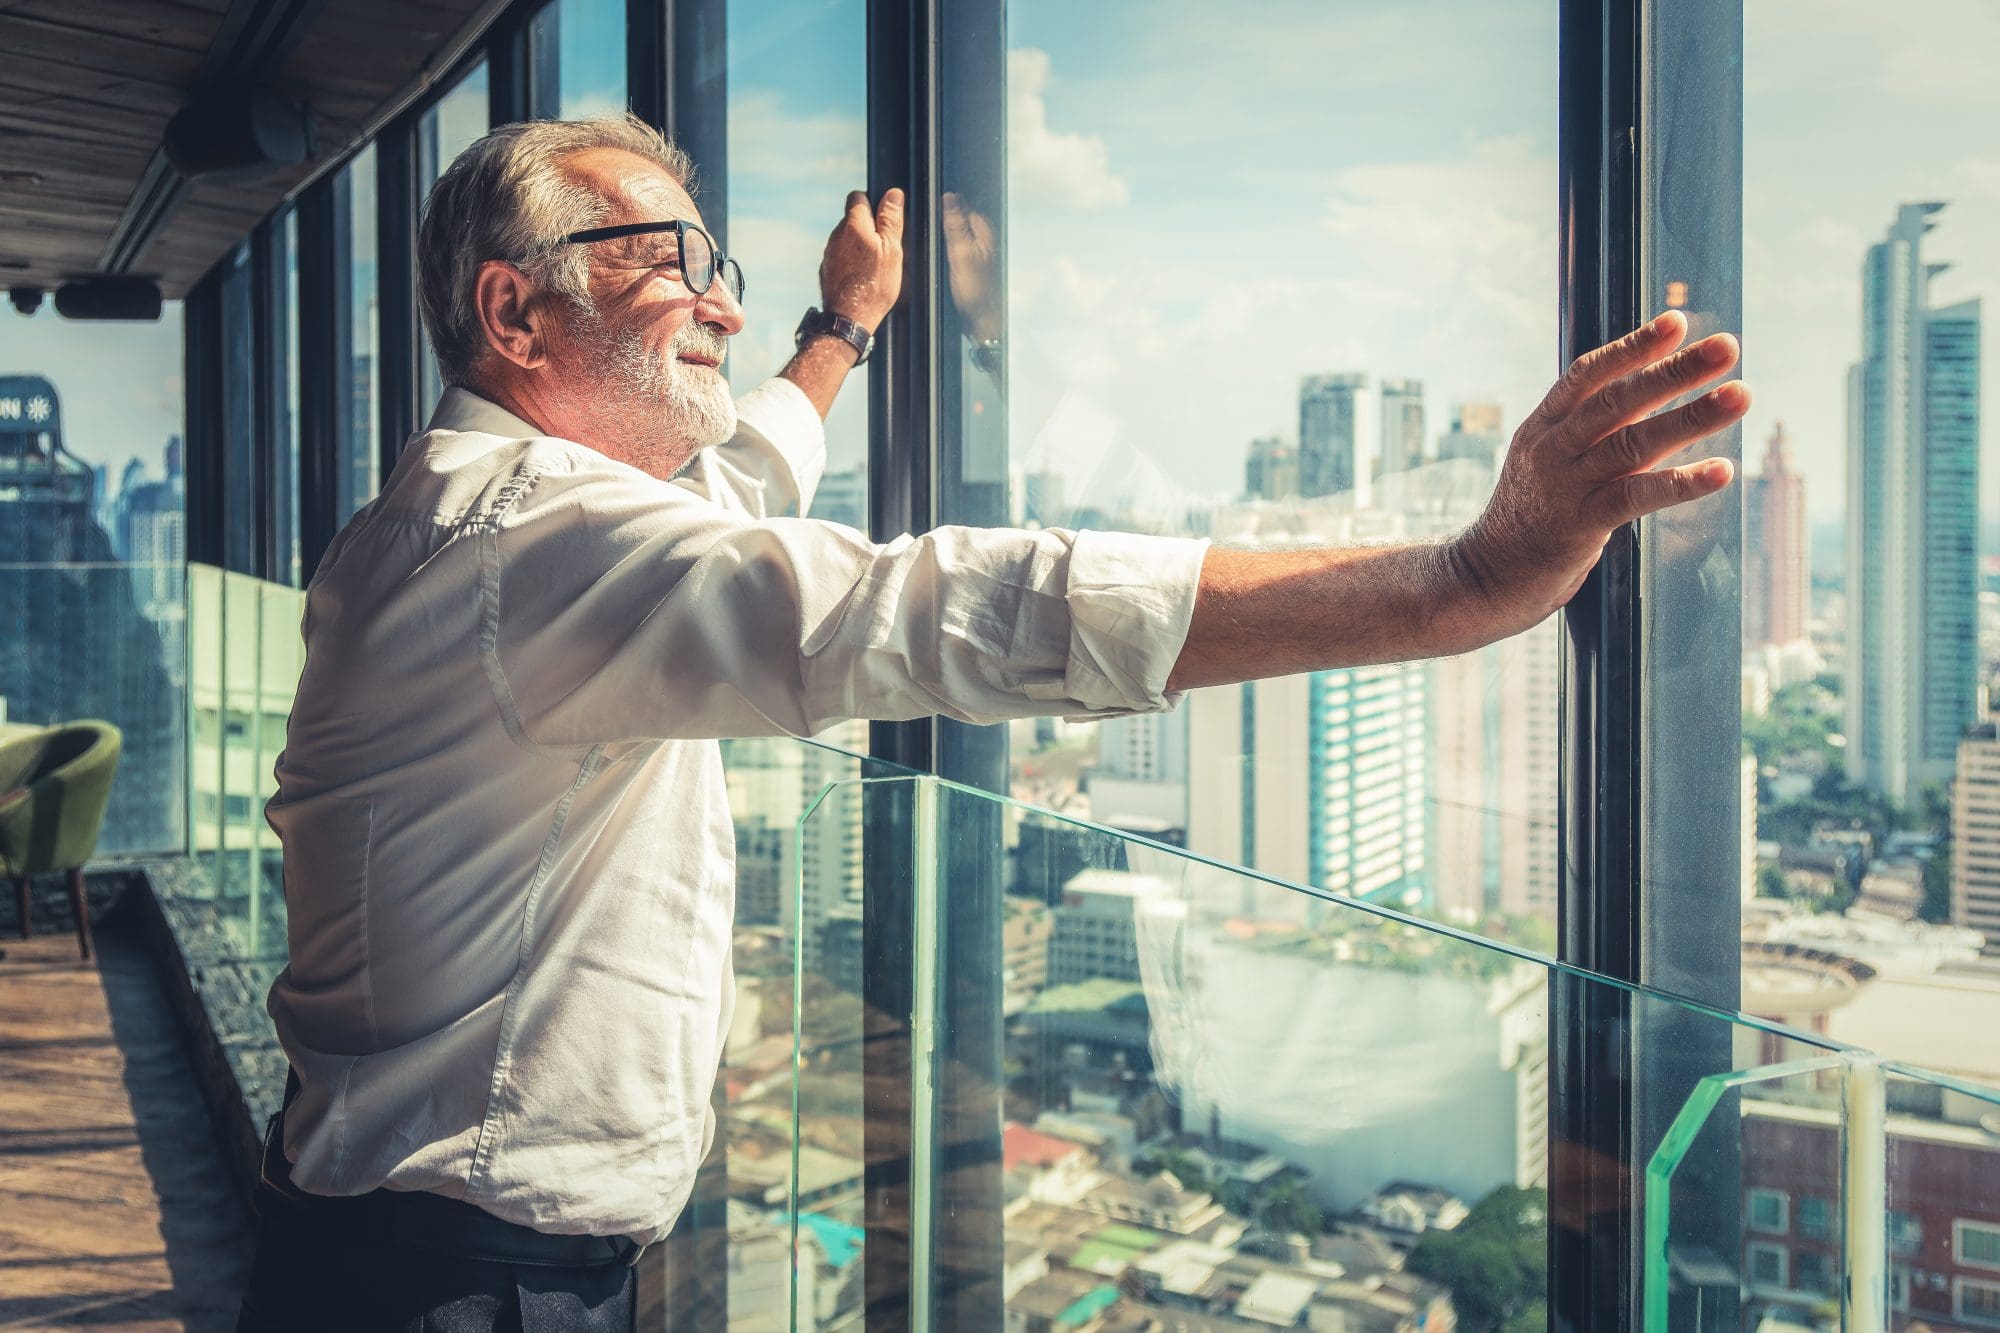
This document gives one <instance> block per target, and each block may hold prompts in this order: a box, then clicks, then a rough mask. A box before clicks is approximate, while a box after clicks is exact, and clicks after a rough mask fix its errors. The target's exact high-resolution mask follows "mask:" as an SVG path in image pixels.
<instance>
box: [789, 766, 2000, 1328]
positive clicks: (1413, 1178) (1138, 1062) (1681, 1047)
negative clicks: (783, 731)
mask: <svg viewBox="0 0 2000 1333" xmlns="http://www.w3.org/2000/svg"><path fill="white" fill-rule="evenodd" d="M1060 818H1061V817H1060V816H1055V815H1052V814H1051V813H1050V812H1047V811H1044V810H1038V809H1035V808H1032V807H1027V806H1022V805H1019V804H1017V803H1014V802H1011V801H1005V800H1000V799H997V798H995V797H993V796H990V795H988V794H986V793H983V792H979V791H974V790H971V789H968V788H965V787H961V786H958V785H955V784H952V783H948V782H943V781H940V780H937V779H934V778H928V777H920V776H902V777H886V778H885V777H876V778H862V777H859V776H857V777H855V778H852V779H850V780H848V781H845V782H841V783H836V784H834V785H833V786H831V787H829V788H828V789H827V791H826V792H825V794H824V795H822V796H821V797H820V798H819V800H818V801H817V802H815V803H814V804H813V805H812V807H811V808H810V809H809V810H807V811H806V812H805V815H804V818H803V819H802V820H801V822H800V829H799V839H798V845H799V846H800V847H802V848H803V847H805V846H808V845H822V846H823V845H829V844H834V843H840V842H845V841H850V840H852V841H864V840H865V842H866V844H867V861H866V867H867V868H866V875H865V879H866V882H867V889H868V892H869V893H870V894H881V895H882V896H883V897H884V898H885V899H887V900H889V901H902V902H907V903H908V905H909V911H908V923H907V927H906V931H907V934H906V936H904V937H901V939H902V941H903V942H901V943H899V942H897V941H894V940H892V941H890V942H889V944H888V946H887V947H886V948H885V947H884V943H883V941H881V940H879V939H878V940H877V941H876V942H874V943H873V944H871V945H870V946H869V947H868V948H866V949H865V950H864V949H863V947H862V940H861V937H860V935H859V934H858V932H857V933H855V934H852V935H850V934H848V933H846V932H843V931H841V930H838V929H836V928H834V926H833V922H834V917H832V916H831V915H829V914H828V910H827V907H826V906H825V905H826V904H827V903H828V902H841V901H845V900H846V899H845V898H844V896H843V895H840V894H834V893H832V892H830V890H829V886H828V884H827V883H825V882H816V881H815V874H816V873H818V867H817V866H816V865H815V864H814V863H813V862H812V861H811V860H809V859H807V858H804V857H802V858H801V860H800V871H801V879H800V889H799V894H798V897H797V898H796V900H795V907H794V909H793V910H794V911H795V912H796V913H797V916H798V920H799V921H800V928H799V931H798V936H799V937H800V938H801V939H806V938H810V936H811V935H812V934H813V928H814V925H815V923H816V922H824V923H825V926H824V927H823V928H822V930H821V941H820V943H819V945H818V954H817V958H814V957H813V956H811V955H810V954H809V952H808V951H806V950H804V949H802V950H801V951H800V952H799V954H798V956H797V966H798V984H797V994H798V996H799V997H800V999H799V1002H798V1003H797V1004H796V1006H795V1009H794V1013H795V1016H796V1041H797V1050H796V1053H795V1060H796V1068H797V1076H796V1080H795V1089H794V1094H795V1096H796V1098H797V1107H798V1109H797V1115H796V1119H795V1122H794V1125H795V1133H794V1146H795V1152H796V1157H797V1160H796V1162H795V1165H794V1170H793V1175H792V1181H791V1189H792V1194H791V1212H790V1217H789V1219H787V1220H789V1221H790V1222H791V1224H792V1226H793V1228H794V1235H793V1246H794V1252H795V1254H796V1255H797V1266H796V1273H795V1283H794V1290H793V1296H792V1299H793V1308H794V1310H795V1312H796V1315H797V1321H796V1325H795V1326H796V1327H799V1328H806V1329H831V1328H838V1327H844V1326H846V1325H847V1324H848V1323H849V1322H850V1321H852V1320H855V1319H857V1318H859V1317H860V1314H861V1311H862V1307H863V1305H864V1304H866V1305H867V1306H868V1308H869V1313H870V1314H871V1316H872V1315H876V1314H879V1313H881V1312H882V1309H883V1307H882V1301H883V1300H885V1299H887V1300H890V1301H891V1302H894V1301H899V1300H900V1301H906V1302H907V1317H908V1320H909V1323H910V1326H911V1327H912V1328H919V1329H921V1328H938V1329H944V1328H953V1327H959V1326H964V1325H965V1324H966V1321H967V1320H969V1319H970V1318H972V1317H974V1316H975V1315H979V1314H981V1312H984V1315H985V1316H987V1317H990V1315H991V1313H992V1312H993V1310H994V1309H995V1308H996V1307H1004V1309H1005V1312H1006V1316H1007V1321H1008V1325H1007V1326H1008V1327H1010V1328H1011V1327H1017V1326H1018V1327H1023V1328H1051V1329H1061V1328H1073V1327H1074V1328H1082V1327H1097V1326H1110V1327H1126V1326H1131V1327H1145V1326H1148V1325H1147V1324H1146V1322H1145V1321H1146V1320H1148V1319H1151V1320H1157V1321H1159V1326H1161V1327H1174V1326H1177V1322H1185V1321H1186V1320H1187V1318H1188V1317H1190V1316H1200V1317H1203V1318H1207V1319H1210V1320H1215V1321H1223V1322H1221V1323H1219V1324H1218V1325H1217V1326H1222V1327H1230V1328H1237V1327H1253V1326H1258V1325H1267V1326H1277V1327H1314V1328H1326V1327H1331V1328H1343V1327H1346V1328H1375V1327H1381V1328H1397V1329H1402V1328H1409V1329H1421V1328H1443V1327H1451V1326H1453V1321H1454V1320H1455V1321H1456V1327H1458V1328H1461V1329H1506V1330H1515V1329H1526V1328H1536V1329H1539V1328H1542V1327H1544V1326H1546V1321H1547V1308H1546V1304H1545V1301H1546V1293H1545V1291H1544V1290H1543V1284H1544V1281H1545V1278H1544V1274H1545V1270H1546V1261H1547V1256H1548V1253H1549V1247H1550V1246H1551V1245H1556V1244H1574V1245H1578V1246H1581V1247H1583V1248H1584V1250H1585V1252H1589V1247H1590V1246H1591V1245H1592V1244H1593V1243H1594V1241H1595V1239H1596V1237H1597V1235H1598V1234H1600V1233H1606V1234H1622V1235H1629V1236H1630V1237H1632V1238H1633V1239H1634V1240H1635V1241H1636V1244H1637V1247H1638V1249H1639V1251H1640V1258H1639V1259H1638V1261H1637V1262H1636V1263H1635V1264H1634V1265H1633V1266H1634V1268H1635V1269H1636V1270H1637V1279H1638V1301H1639V1309H1638V1310H1637V1311H1635V1326H1638V1327H1644V1328H1646V1329H1648V1330H1650V1331H1657V1333H1665V1331H1667V1330H1672V1331H1673V1333H1681V1331H1683V1330H1700V1329H1723V1328H1728V1329H1755V1330H1764V1331H1765V1333H1770V1331H1772V1330H1777V1329H1784V1328H1823V1329H1835V1328H1839V1329H1845V1330H1848V1331H1849V1333H1854V1330H1863V1329H1866V1330H1880V1329H1892V1328H1897V1329H1900V1328H1906V1327H1908V1328H1915V1327H1919V1326H1922V1325H1924V1324H1925V1323H1926V1322H1929V1324H1930V1326H1932V1327H1961V1326H1963V1327H1982V1326H1985V1325H1983V1324H1982V1323H1981V1322H1980V1321H1979V1320H1977V1319H1968V1320H1966V1321H1965V1322H1964V1323H1963V1324H1958V1323H1951V1322H1949V1320H1948V1318H1947V1319H1946V1321H1945V1322H1938V1317H1942V1316H1945V1315H1947V1314H1949V1313H1960V1312H1963V1311H1965V1310H1968V1309H1974V1310H1976V1308H1977V1307H1976V1305H1971V1304H1968V1301H1967V1296H1966V1290H1967V1289H1966V1288H1965V1285H1964V1283H1963V1282H1962V1281H1960V1282H1958V1283H1957V1284H1956V1285H1957V1289H1956V1290H1955V1291H1951V1290H1945V1291H1940V1290H1938V1276H1939V1275H1940V1274H1942V1273H1946V1272H1948V1271H1949V1269H1950V1266H1951V1264H1952V1263H1954V1262H1960V1263H1964V1262H1977V1259H1976V1254H1977V1253H1983V1252H1984V1251H1980V1250H1978V1247H1979V1246H1981V1245H1988V1244H1991V1245H1993V1246H1994V1253H1993V1258H1994V1261H1995V1263H1996V1264H2000V1092H1996V1091H1994V1090H1991V1089H1985V1088H1980V1087H1975V1086H1972V1085H1967V1084H1962V1083H1957V1082H1954V1081H1952V1080H1949V1079H1946V1078H1942V1077H1940V1076H1937V1075H1933V1074H1928V1073H1925V1072H1923V1071H1919V1070H1915V1069H1910V1068H1905V1067H1902V1066H1899V1065H1894V1064H1891V1063H1886V1062H1883V1061H1880V1060H1877V1059H1876V1058H1874V1057H1872V1056H1869V1055H1867V1054H1865V1053H1861V1052H1856V1051H1852V1050H1849V1049H1846V1048H1842V1047H1840V1046H1837V1045H1836V1044H1834V1043H1831V1042H1827V1041H1824V1040H1821V1039H1817V1038H1815V1037H1813V1036H1811V1035H1809V1034H1806V1033H1801V1032H1797V1031H1792V1030H1789V1029H1787V1028H1784V1027H1781V1026H1779V1025H1777V1024H1774V1023H1769V1022H1763V1021H1760V1020H1757V1019H1754V1018H1746V1017H1743V1016H1736V1015H1729V1014H1723V1013H1718V1012H1715V1011H1713V1010H1709V1009H1706V1008H1703V1007H1701V1006H1698V1005H1694V1004H1691V1003H1688V1002H1685V1001H1682V1000H1679V999H1676V998H1674V997H1672V996H1669V995H1663V994H1659V993H1655V992H1651V991H1647V990H1643V989H1639V988H1634V987H1629V986H1623V985H1619V984H1616V983H1613V982H1610V981H1606V980H1604V979H1602V978H1598V977H1594V976H1589V975H1585V974H1581V973H1578V972H1575V971H1573V970H1571V969H1567V968H1564V967H1561V966H1559V965H1557V964H1555V963H1553V962H1551V961H1549V960H1548V959H1545V958H1542V957H1539V956H1536V955H1534V954H1531V953H1527V952H1524V951H1518V950H1514V949H1511V948H1507V947H1504V946H1500V945H1496V944H1494V943H1493V942H1491V941H1489V940H1485V939H1482V938H1479V937H1476V936H1472V935H1468V934H1464V933H1461V932H1458V931H1456V930H1453V929H1451V928H1449V927H1444V926H1440V925H1438V924H1435V923H1432V922H1427V921H1423V920H1419V919H1416V918H1411V917H1407V916H1403V915H1400V914H1398V913H1396V912H1393V911H1391V910H1388V909H1386V908H1382V907H1379V906H1374V905H1370V904H1367V903H1363V902H1360V901H1357V900H1354V899H1350V898H1342V897H1339V896H1336V895H1332V894H1328V893H1324V892H1320V891H1317V890H1313V889H1310V888H1306V887H1303V886H1299V885H1294V884H1287V883H1284V882H1281V881H1278V880H1275V879H1273V878H1270V877H1268V876H1262V875H1258V874H1254V873H1251V872H1248V871H1244V870H1242V869H1240V868H1235V867H1231V866H1227V865H1222V864H1218V863H1215V862H1212V861H1208V860H1205V859H1203V858H1200V857H1197V856H1193V855H1190V854H1188V853H1186V852H1183V851H1180V850H1178V849H1176V848H1172V847H1167V846H1163V845H1161V844H1159V843H1156V842H1152V841H1148V840H1145V839H1140V838H1135V837H1132V836H1130V835H1127V834H1121V833H1117V832H1113V831H1111V830H1106V829H1099V828H1093V827H1091V826H1089V825H1087V824H1082V823H1078V822H1076V821H1065V822H1067V823H1068V824H1069V825H1070V836H1069V837H1068V838H1067V839H1066V845H1067V848H1068V855H1069V856H1070V862H1069V864H1068V865H1067V866H1066V877H1065V878H1064V879H1063V881H1062V882H1061V883H1060V885H1059V886H1056V887H1055V888H1053V889H1052V890H1051V891H1050V892H1048V893H1046V894H1045V895H1041V896H1033V897H1025V896H1020V895H1004V894H998V893H996V892H995V891H994V889H993V887H992V885H993V883H994V882H995V881H994V877H991V876H971V877H968V876H965V875H964V874H963V873H961V872H960V871H958V870H955V868H962V867H964V866H965V865H967V864H969V863H971V862H973V861H975V860H977V859H978V858H992V857H1004V856H1007V855H1009V848H1013V849H1015V850H1016V851H1018V850H1019V848H1020V847H1021V845H1022V844H1020V843H1019V842H1018V841H1017V838H1016V833H1017V830H1018V829H1019V828H1020V827H1022V825H1023V823H1024V821H1027V822H1030V823H1044V824H1045V823H1047V822H1048V821H1050V820H1054V819H1060ZM996 833H997V835H998V841H997V842H996V841H995V837H996ZM1035 852H1036V854H1037V855H1039V854H1040V850H1039V840H1038V845H1037V847H1036V849H1035ZM891 929H892V930H893V929H894V927H893V926H892V927H891ZM843 950H851V951H852V952H851V953H850V954H849V955H848V956H846V957H842V956H841V953H842V951H843ZM898 965H901V966H906V967H907V969H908V975H907V978H906V979H898V980H885V979H884V978H883V975H882V974H883V971H884V970H885V969H888V968H894V967H896V966H898ZM904 980H906V984H899V981H904ZM1861 984H1865V980H1864V981H1863V982H1862V983H1861ZM877 997H880V998H879V999H878V998H877ZM1552 1016H1553V1017H1554V1019H1555V1020H1556V1021H1555V1022H1554V1023H1552V1022H1551V1017H1552ZM885 1037H887V1038H897V1037H900V1038H902V1040H900V1042H899V1041H897V1040H893V1039H891V1040H885ZM1552 1038H1553V1040H1554V1041H1555V1042H1556V1043H1557V1044H1558V1046H1559V1047H1561V1048H1563V1049H1562V1050H1559V1051H1557V1052H1556V1053H1555V1057H1556V1058H1555V1059H1554V1061H1553V1065H1554V1067H1557V1068H1560V1067H1561V1065H1562V1061H1563V1059H1564V1058H1567V1059H1570V1060H1572V1061H1574V1060H1576V1059H1577V1048H1578V1046H1579V1044H1581V1045H1582V1046H1587V1047H1588V1048H1589V1054H1590V1057H1591V1058H1592V1059H1594V1060H1595V1065H1594V1070H1595V1074H1596V1076H1597V1077H1599V1078H1600V1079H1605V1078H1608V1079H1610V1087H1611V1089H1612V1095H1613V1097H1614V1098H1615V1099H1616V1100H1617V1101H1618V1102H1619V1103H1620V1104H1622V1105H1623V1106H1624V1107H1625V1108H1627V1112H1628V1114H1627V1115H1626V1116H1625V1117H1624V1119H1623V1120H1622V1122H1621V1123H1623V1124H1625V1125H1626V1126H1627V1135H1628V1137H1627V1139H1626V1141H1625V1142H1624V1143H1623V1144H1622V1146H1620V1145H1619V1144H1615V1143H1565V1142H1561V1141H1558V1140H1555V1139H1553V1138H1552V1137H1551V1121H1552V1117H1551V1107H1552V1105H1553V1099H1554V1098H1555V1097H1557V1096H1560V1095H1564V1092H1563V1089H1561V1088H1558V1087H1556V1086H1555V1085H1554V1083H1553V1082H1552V1076H1551V1068H1552V1052H1551V1041H1552ZM1579 1039H1580V1041H1579ZM1565 1052H1567V1054H1566V1055H1565ZM899 1117H900V1120H898V1118H899ZM885 1120H887V1121H892V1122H896V1130H897V1133H894V1134H888V1133H885V1130H884V1127H883V1125H884V1121H885ZM898 1135H900V1139H898ZM864 1148H865V1151H863V1150H862V1149H864ZM864 1160H866V1161H868V1162H870V1163H871V1164H872V1165H873V1169H874V1170H875V1171H876V1173H877V1175H878V1177H879V1179H880V1180H881V1181H884V1182H888V1188H890V1189H892V1190H896V1191H899V1192H906V1200H907V1201H906V1203H900V1204H896V1205H891V1206H884V1205H883V1204H882V1203H881V1202H880V1201H879V1200H877V1201H876V1202H873V1203H871V1200H875V1199H876V1194H877V1190H876V1188H875V1187H874V1186H873V1185H871V1186H870V1188H869V1190H868V1191H866V1193H865V1194H864V1191H863V1189H862V1188H861V1186H862V1162H863V1161H864ZM1552 1180H1553V1181H1554V1183H1555V1184H1556V1185H1557V1189H1556V1191H1555V1193H1554V1195H1553V1205H1552V1204H1551V1194H1550V1192H1549V1187H1550V1185H1551V1182H1552ZM1585 1186H1588V1187H1587V1188H1586V1187H1585ZM1578 1201H1582V1206H1583V1207H1584V1208H1585V1210H1586V1211H1584V1212H1583V1213H1581V1214H1577V1215H1566V1214H1565V1212H1564V1211H1563V1210H1564V1208H1565V1207H1575V1206H1577V1205H1578ZM1605 1209H1610V1210H1615V1212H1616V1213H1618V1214H1619V1216H1617V1217H1615V1218H1614V1217H1611V1216H1607V1215H1606V1214H1605V1212H1604V1211H1603V1210H1605ZM1614 1221H1616V1222H1618V1223H1620V1224H1622V1225H1620V1226H1617V1227H1612V1226H1608V1225H1607V1223H1611V1222H1614ZM1565 1233H1567V1234H1565ZM1989 1237H1990V1238H1992V1239H1990V1240H1989ZM878 1251H879V1253H878ZM1954 1256H1956V1258H1954ZM871 1261H873V1267H875V1268H878V1269H880V1270H882V1271H881V1273H880V1274H875V1273H871V1272H870V1271H869V1270H870V1267H871ZM904 1275H906V1281H905V1280H904ZM899 1286H900V1287H902V1288H903V1289H904V1290H903V1291H902V1292H898V1291H896V1288H897V1287H899ZM885 1293H887V1294H886V1295H885ZM1934 1298H1935V1299H1934ZM1974 1299H1976V1297H1975V1298H1974ZM1927 1311H1929V1312H1931V1315H1929V1316H1927V1314H1926V1312H1927ZM1227 1321H1236V1322H1227ZM1342 1321H1345V1322H1342ZM1187 1326H1188V1327H1195V1326H1197V1325H1195V1324H1188V1325H1187ZM1200 1326H1202V1327H1206V1326H1208V1325H1206V1324H1203V1325H1200Z"/></svg>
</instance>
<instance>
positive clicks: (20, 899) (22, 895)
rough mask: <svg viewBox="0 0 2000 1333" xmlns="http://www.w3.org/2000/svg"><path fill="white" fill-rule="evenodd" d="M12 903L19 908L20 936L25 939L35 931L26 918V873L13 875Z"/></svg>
mask: <svg viewBox="0 0 2000 1333" xmlns="http://www.w3.org/2000/svg"><path fill="white" fill-rule="evenodd" d="M14 904H15V906H17V907H19V908H20V909H21V915H20V924H21V938H22V939H24V940H25V939H27V938H29V937H30V936H31V935H33V934H34V933H35V928H34V925H33V924H32V923H31V922H30V921H29V920H28V877H27V876H26V875H16V876H15V877H14Z"/></svg>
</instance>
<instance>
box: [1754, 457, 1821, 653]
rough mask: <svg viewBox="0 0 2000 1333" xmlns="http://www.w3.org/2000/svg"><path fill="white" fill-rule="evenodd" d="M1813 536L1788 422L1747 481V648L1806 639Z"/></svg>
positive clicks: (1804, 486)
mask: <svg viewBox="0 0 2000 1333" xmlns="http://www.w3.org/2000/svg"><path fill="white" fill-rule="evenodd" d="M1811 540H1812V539H1811V533H1810V532H1809V531H1808V529H1807V526H1806V479H1805V474H1804V473H1802V472H1799V471H1798V470H1796V469H1795V468H1793V467H1792V458H1791V442H1790V440H1789V439H1788V438H1787V437H1786V435H1785V423H1784V422H1782V421H1781V422H1779V423H1778V424H1777V426H1776V427H1775V428H1774V429H1773V430H1772V431H1771V439H1770V443H1769V444H1767V445H1766V446H1765V448H1764V470H1763V472H1762V473H1761V474H1760V475H1758V476H1755V477H1747V478H1745V479H1744V483H1743V567H1744V570H1743V646H1744V647H1745V648H1762V647H1766V646H1768V647H1773V648H1781V647H1783V646H1784V645H1786V644H1788V643H1797V642H1798V641H1799V640H1801V639H1803V638H1805V637H1806V613H1807V610H1808V601H1809V597H1810V589H1811V576H1812V571H1811V555H1812V547H1811Z"/></svg>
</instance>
